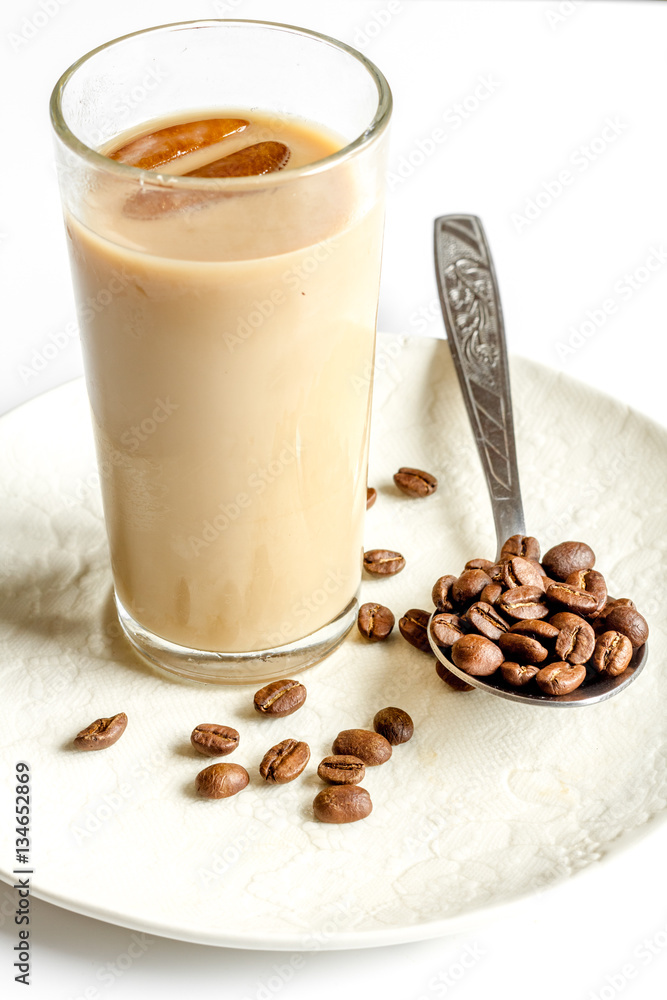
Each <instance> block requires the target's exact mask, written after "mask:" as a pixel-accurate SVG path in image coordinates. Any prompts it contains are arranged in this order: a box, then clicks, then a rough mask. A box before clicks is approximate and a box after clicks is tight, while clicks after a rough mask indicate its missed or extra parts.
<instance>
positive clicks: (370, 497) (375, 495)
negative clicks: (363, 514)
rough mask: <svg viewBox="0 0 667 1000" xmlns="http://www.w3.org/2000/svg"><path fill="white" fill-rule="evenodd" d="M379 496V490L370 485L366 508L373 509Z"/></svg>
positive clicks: (367, 492) (367, 490)
mask: <svg viewBox="0 0 667 1000" xmlns="http://www.w3.org/2000/svg"><path fill="white" fill-rule="evenodd" d="M377 498H378V491H377V490H376V489H375V488H374V487H373V486H369V487H368V488H367V489H366V510H370V509H371V507H372V506H373V504H374V503H375V501H376V500H377Z"/></svg>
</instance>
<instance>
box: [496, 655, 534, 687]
mask: <svg viewBox="0 0 667 1000" xmlns="http://www.w3.org/2000/svg"><path fill="white" fill-rule="evenodd" d="M539 670H540V668H539V667H537V666H535V664H534V663H512V662H511V661H509V660H508V661H506V662H505V663H501V664H500V673H501V674H502V676H503V680H504V681H506V682H507V683H508V684H511V685H512V687H524V686H525V685H526V684H528V682H529V681H532V679H533V677H535V676H536V675H537V674H538V673H539Z"/></svg>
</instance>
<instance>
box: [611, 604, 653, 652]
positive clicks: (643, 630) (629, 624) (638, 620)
mask: <svg viewBox="0 0 667 1000" xmlns="http://www.w3.org/2000/svg"><path fill="white" fill-rule="evenodd" d="M604 627H605V630H607V631H612V632H620V633H621V634H622V635H627V637H628V639H629V640H630V642H631V643H632V645H633V646H634V648H635V649H638V648H639V646H643V645H644V643H645V642H646V640H647V639H648V625H647V624H646V619H645V618H644V616H643V615H640V614H639V612H638V611H637V609H636V608H631V607H629V606H628V605H624V604H617V605H616V607H613V608H612V609H611V611H609V612H607V614H606V615H605V616H604Z"/></svg>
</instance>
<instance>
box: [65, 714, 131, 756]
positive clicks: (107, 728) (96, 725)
mask: <svg viewBox="0 0 667 1000" xmlns="http://www.w3.org/2000/svg"><path fill="white" fill-rule="evenodd" d="M126 726H127V716H126V714H125V712H119V713H118V714H117V715H112V716H111V717H110V718H108V719H95V721H94V722H91V723H90V725H89V726H86V728H85V729H82V730H81V732H80V733H79V734H78V735H77V736H75V737H74V746H75V747H78V749H79V750H106V748H107V747H110V746H113V744H114V743H117V742H118V740H119V739H120V738H121V736H122V735H123V733H124V732H125V727H126Z"/></svg>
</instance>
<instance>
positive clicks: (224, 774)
mask: <svg viewBox="0 0 667 1000" xmlns="http://www.w3.org/2000/svg"><path fill="white" fill-rule="evenodd" d="M249 780H250V777H249V775H248V772H247V771H246V769H245V767H241V765H240V764H209V766H208V767H205V768H204V770H203V771H200V772H199V774H198V775H197V777H196V778H195V788H196V789H197V791H198V793H199V794H200V795H202V796H203V797H204V798H205V799H227V798H229V796H230V795H236V793H237V792H240V791H241V789H242V788H245V786H246V785H247V784H248V782H249Z"/></svg>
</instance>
